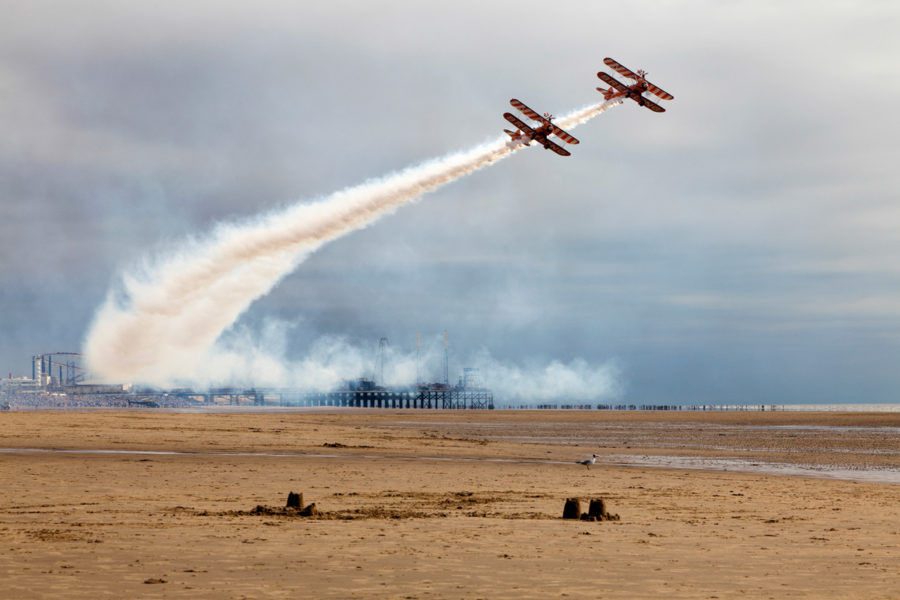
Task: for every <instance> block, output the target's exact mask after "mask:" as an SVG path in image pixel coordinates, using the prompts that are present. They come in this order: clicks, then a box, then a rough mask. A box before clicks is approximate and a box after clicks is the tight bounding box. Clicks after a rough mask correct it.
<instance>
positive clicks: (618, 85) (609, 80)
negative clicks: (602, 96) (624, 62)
mask: <svg viewBox="0 0 900 600" xmlns="http://www.w3.org/2000/svg"><path fill="white" fill-rule="evenodd" d="M597 77H599V78H600V79H602V80H603V83H605V84H606V85H608V86H609V87H611V88H615V89H616V90H617V91H619V92H627V91H628V88H627V87H625V85H624V84H623V83H622V82H621V81H619V80H617V79H615V78H614V77H612V76H611V75H607V74H606V73H604V72H603V71H600V72H599V73H597ZM598 89H599V88H598ZM600 91H605V90H600Z"/></svg>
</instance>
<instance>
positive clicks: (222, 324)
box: [83, 100, 620, 386]
mask: <svg viewBox="0 0 900 600" xmlns="http://www.w3.org/2000/svg"><path fill="white" fill-rule="evenodd" d="M619 103H620V101H619V100H614V101H609V102H604V103H601V104H595V105H591V106H588V107H586V108H583V109H581V110H578V111H576V112H574V113H571V114H569V115H566V116H565V117H562V118H560V119H558V120H557V121H556V123H557V124H558V125H559V126H560V127H562V128H564V129H572V128H574V127H576V126H577V125H580V124H582V123H584V122H586V121H587V120H589V119H591V118H592V117H594V116H596V115H598V114H600V113H601V112H603V111H605V110H607V109H609V108H611V107H612V106H614V105H616V104H619ZM521 148H522V146H521V144H519V143H518V142H511V141H509V140H506V139H505V138H502V139H498V140H496V141H494V142H490V143H486V144H483V145H480V146H477V147H475V148H473V149H471V150H467V151H464V152H458V153H455V154H450V155H448V156H445V157H443V158H439V159H436V160H432V161H429V162H426V163H423V164H421V165H418V166H415V167H410V168H408V169H405V170H403V171H400V172H398V173H394V174H391V175H388V176H386V177H383V178H380V179H376V180H372V181H367V182H365V183H363V184H361V185H358V186H355V187H350V188H346V189H344V190H341V191H339V192H335V193H334V194H332V195H330V196H328V197H326V198H323V199H320V200H317V201H314V202H311V203H302V204H296V205H293V206H291V207H289V208H287V209H284V210H281V211H278V212H272V213H269V214H267V215H263V216H260V217H258V218H256V219H253V220H251V221H248V222H243V223H229V224H222V225H219V226H217V227H216V228H215V229H214V230H213V231H212V233H210V234H209V235H208V236H206V237H204V238H202V239H195V240H188V241H185V242H184V243H183V244H182V245H180V247H178V248H176V249H174V250H172V251H170V252H169V253H166V254H165V255H162V256H158V257H156V258H155V259H154V260H152V261H147V262H145V264H143V265H141V266H140V267H135V268H132V269H129V270H127V271H125V272H124V273H123V274H122V276H121V283H120V285H117V286H115V287H114V289H112V290H111V291H110V292H109V293H108V294H107V297H106V300H105V302H104V303H103V304H102V305H101V306H100V308H99V309H98V311H97V313H96V315H95V317H94V320H93V323H92V325H91V327H90V329H89V330H88V333H87V337H86V341H85V343H84V349H83V354H84V357H85V363H86V365H87V367H88V368H89V369H90V370H91V372H92V373H93V374H94V375H95V376H96V377H97V378H99V379H101V380H105V381H113V382H133V383H144V384H155V385H161V386H166V385H172V384H174V383H190V382H192V381H195V380H196V378H197V375H198V374H199V373H200V372H201V371H202V368H201V367H202V365H203V363H204V362H206V361H210V360H213V361H214V360H216V359H223V357H227V356H228V352H227V351H225V350H222V351H219V352H213V350H214V349H215V345H216V340H218V339H219V338H220V336H221V335H222V333H223V332H224V331H225V330H226V329H228V328H229V327H230V326H231V325H232V324H233V323H234V322H235V321H236V320H237V319H238V317H239V316H240V315H241V314H242V313H243V312H244V311H245V310H246V309H247V308H248V307H249V306H250V304H251V303H252V302H253V301H254V300H256V299H257V298H259V297H260V296H263V295H265V294H266V293H268V292H269V291H270V290H271V289H272V288H273V287H274V286H275V285H276V284H277V283H278V281H279V280H281V278H282V277H284V276H285V275H287V274H288V273H290V272H291V271H293V270H294V269H295V268H296V267H297V265H298V264H300V263H301V262H303V260H304V259H305V258H306V257H307V256H309V255H310V254H311V253H312V252H314V251H316V250H317V249H318V248H320V247H321V246H322V245H323V244H326V243H327V242H330V241H332V240H335V239H337V238H339V237H341V236H343V235H345V234H347V233H350V232H352V231H355V230H357V229H361V228H363V227H366V226H367V225H370V224H371V223H374V222H375V221H376V220H378V219H379V218H381V217H383V216H385V215H388V214H391V213H392V212H394V211H395V210H397V209H398V208H400V207H401V206H403V205H404V204H407V203H409V202H411V201H413V200H416V199H417V198H419V197H421V196H422V195H423V194H425V193H427V192H430V191H434V190H436V189H437V188H439V187H441V186H442V185H444V184H447V183H450V182H452V181H455V180H456V179H459V178H460V177H463V176H465V175H468V174H470V173H473V172H474V171H477V170H478V169H481V168H484V167H486V166H488V165H491V164H493V163H495V162H497V161H499V160H501V159H503V158H506V157H507V156H509V155H511V154H512V153H514V152H516V151H517V150H519V149H521ZM261 360H262V359H261ZM207 364H209V363H208V362H207ZM260 366H261V367H265V368H266V370H273V369H274V370H278V369H279V368H284V365H272V364H268V363H267V364H265V365H260Z"/></svg>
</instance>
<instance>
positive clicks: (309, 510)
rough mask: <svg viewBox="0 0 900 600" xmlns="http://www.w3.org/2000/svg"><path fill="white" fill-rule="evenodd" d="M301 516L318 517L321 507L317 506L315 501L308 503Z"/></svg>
mask: <svg viewBox="0 0 900 600" xmlns="http://www.w3.org/2000/svg"><path fill="white" fill-rule="evenodd" d="M300 516H301V517H318V516H319V509H318V508H316V503H315V502H313V503H312V504H310V505H308V506H307V507H306V508H304V509H303V510H301V511H300Z"/></svg>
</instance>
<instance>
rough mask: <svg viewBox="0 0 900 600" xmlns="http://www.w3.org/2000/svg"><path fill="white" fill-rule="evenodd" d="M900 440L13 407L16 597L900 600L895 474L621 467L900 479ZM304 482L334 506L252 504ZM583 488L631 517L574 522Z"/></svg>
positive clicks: (438, 417) (858, 420) (709, 424)
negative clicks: (287, 511) (689, 463)
mask: <svg viewBox="0 0 900 600" xmlns="http://www.w3.org/2000/svg"><path fill="white" fill-rule="evenodd" d="M898 432H900V414H896V413H882V414H875V413H870V414H847V413H809V414H796V413H635V412H627V413H618V412H600V411H594V412H579V411H560V412H549V411H524V412H507V411H495V412H475V411H473V412H452V413H451V412H425V411H405V412H400V411H393V412H391V411H352V412H341V413H337V414H335V413H327V412H318V411H300V412H289V413H283V412H279V413H264V414H259V413H249V412H248V413H237V414H174V413H155V412H118V413H116V412H82V413H53V412H47V413H5V414H0V447H2V448H5V449H7V451H4V452H2V453H0V481H2V482H3V485H2V487H0V534H2V535H0V540H2V544H0V597H3V598H82V597H87V596H90V597H97V598H123V597H165V598H170V597H184V598H271V597H275V598H278V597H284V598H297V597H308V598H348V597H349V598H353V597H357V598H372V597H386V598H479V597H481V598H500V597H511V596H515V597H523V598H547V597H566V596H567V597H572V598H600V597H602V598H641V597H643V598H651V597H652V598H657V597H670V598H713V597H718V598H733V597H748V598H796V597H806V598H900V575H898V572H897V569H896V565H897V561H898V557H900V486H898V485H894V484H889V483H870V482H861V481H853V480H834V479H823V478H820V477H807V476H785V475H775V474H769V473H766V472H750V473H748V472H742V471H733V470H727V471H724V470H713V469H709V470H697V469H668V468H653V467H651V466H622V465H621V464H619V463H622V462H628V460H624V459H623V457H631V460H633V461H638V462H639V460H647V461H649V462H648V464H650V463H652V462H653V461H656V462H660V461H667V460H672V459H673V458H680V459H691V460H694V461H701V462H703V463H705V464H707V466H714V465H716V464H720V465H721V464H727V465H734V464H743V463H746V464H748V465H752V464H756V465H763V466H765V465H769V464H772V465H774V464H782V465H795V466H797V465H800V466H804V467H805V468H809V469H810V474H816V473H817V472H822V471H828V470H842V471H846V472H848V473H851V474H852V473H853V472H871V471H873V470H874V471H877V472H882V473H888V474H891V473H895V472H897V471H900V444H898V440H900V434H898ZM15 449H19V450H20V451H16V450H15ZM25 449H44V450H59V449H70V450H73V449H79V450H103V451H108V450H123V451H131V452H136V453H128V454H113V453H106V452H104V453H91V454H85V453H56V452H33V451H25ZM144 452H175V454H151V453H144ZM229 452H230V453H240V454H225V453H229ZM591 453H597V454H599V455H600V458H599V459H598V460H599V462H598V464H596V465H595V466H594V467H592V468H590V469H587V468H585V467H583V466H579V465H576V464H574V461H576V460H579V459H582V458H585V457H586V456H589V455H590V454H591ZM717 461H719V462H718V463H717ZM721 461H726V462H724V463H723V462H721ZM729 461H730V462H729ZM292 490H293V491H298V492H303V493H304V499H305V501H306V502H307V503H309V502H315V503H316V505H317V507H318V508H319V509H321V510H322V511H324V514H323V515H322V516H321V517H320V518H315V519H310V518H300V517H296V516H284V515H278V514H268V515H267V514H262V515H256V514H252V509H253V508H254V507H256V506H257V505H268V506H283V504H284V501H285V499H286V497H287V494H288V492H289V491H292ZM572 496H577V497H580V498H581V499H582V501H586V500H588V499H589V498H592V497H603V498H605V499H606V500H607V504H608V508H609V510H610V512H613V513H618V514H619V515H620V517H621V520H620V521H611V522H598V523H592V522H572V521H563V520H562V519H560V518H559V517H560V516H561V514H562V508H563V504H564V501H565V499H566V498H567V497H572Z"/></svg>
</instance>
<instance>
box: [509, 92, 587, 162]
mask: <svg viewBox="0 0 900 600" xmlns="http://www.w3.org/2000/svg"><path fill="white" fill-rule="evenodd" d="M509 103H510V104H512V105H513V106H514V107H515V108H517V109H519V110H520V111H522V114H524V115H525V116H526V117H528V118H529V119H531V120H533V121H538V122H539V123H540V125H539V126H538V127H534V128H532V127H529V126H528V125H526V124H525V123H523V122H522V121H520V120H519V119H518V118H517V117H516V116H515V115H513V114H512V113H503V118H504V119H506V120H507V121H509V122H510V123H512V124H513V125H514V126H515V127H517V128H518V131H510V130H509V129H504V130H503V131H504V132H506V134H507V135H508V136H509V137H511V138H512V139H513V140H514V141H521V142H522V143H523V144H525V145H526V146H530V145H531V142H532V140H534V141H536V142H537V143H538V144H540V145H541V146H543V147H544V148H546V149H548V150H553V151H554V152H556V153H557V154H559V155H560V156H569V155H570V152H569V151H568V150H566V149H565V148H563V147H562V146H560V145H559V144H556V143H555V142H552V141H550V140H549V139H547V138H548V136H550V134H553V135H555V136H556V137H558V138H560V139H561V140H563V141H564V142H568V143H570V144H577V143H578V140H576V139H575V138H574V137H572V136H571V135H570V134H569V133H568V132H566V131H564V130H562V129H560V128H559V127H557V126H556V125H554V124H553V123H552V122H551V121H552V119H553V115H551V114H548V113H544V114H543V116H541V115H539V114H537V113H536V112H535V111H533V110H531V109H530V108H528V107H527V106H525V105H524V104H522V103H521V102H519V101H518V100H516V99H515V98H513V99H512V100H510V101H509Z"/></svg>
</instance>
